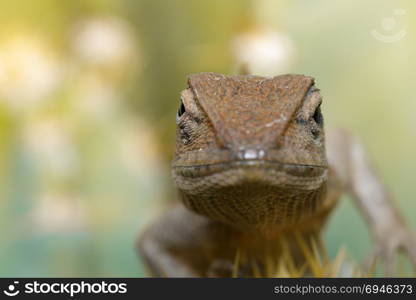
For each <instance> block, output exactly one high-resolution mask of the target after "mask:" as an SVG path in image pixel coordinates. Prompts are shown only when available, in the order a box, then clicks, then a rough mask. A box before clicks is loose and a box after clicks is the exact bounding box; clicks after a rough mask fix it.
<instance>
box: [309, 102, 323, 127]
mask: <svg viewBox="0 0 416 300" xmlns="http://www.w3.org/2000/svg"><path fill="white" fill-rule="evenodd" d="M312 118H313V119H314V121H315V122H316V124H318V125H320V126H322V125H323V123H324V117H323V116H322V112H321V105H320V104H319V106H318V107H317V108H316V109H315V112H314V114H313V116H312Z"/></svg>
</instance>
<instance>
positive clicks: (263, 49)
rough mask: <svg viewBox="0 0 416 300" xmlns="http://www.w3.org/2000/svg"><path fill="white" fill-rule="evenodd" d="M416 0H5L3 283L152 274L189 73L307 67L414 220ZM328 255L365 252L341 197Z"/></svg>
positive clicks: (337, 122)
mask: <svg viewBox="0 0 416 300" xmlns="http://www.w3.org/2000/svg"><path fill="white" fill-rule="evenodd" d="M415 14H416V2H414V1H411V0H407V1H400V0H399V1H393V0H369V1H359V0H351V1H329V0H327V1H324V0H319V1H318V0H316V1H308V0H280V1H278V0H251V1H249V0H241V1H223V0H206V1H205V0H204V1H200V0H198V1H188V0H172V1H170V0H169V1H166V0H165V1H162V0H85V1H84V0H82V1H81V0H78V1H57V0H38V1H1V2H0V25H1V26H0V141H1V147H0V276H113V277H115V276H145V270H144V269H143V266H142V265H141V262H140V260H139V258H138V257H137V256H136V253H135V250H134V242H135V240H136V237H137V234H138V232H139V231H140V230H141V229H142V228H143V226H145V224H146V223H147V222H149V221H150V220H151V219H153V218H154V217H155V216H157V214H158V213H160V211H162V210H163V208H164V206H165V205H166V203H167V202H169V201H172V200H174V198H175V191H174V189H173V187H172V183H171V179H170V173H169V162H170V159H171V157H172V152H173V149H174V131H175V112H176V109H177V105H178V103H179V92H180V91H181V90H182V89H183V88H184V87H185V86H186V75H187V74H189V73H195V72H201V71H214V72H223V73H228V74H234V73H236V72H238V69H239V66H240V65H241V64H243V63H245V64H247V65H248V66H249V68H250V69H251V70H252V72H253V73H256V74H261V75H276V74H280V73H288V72H293V73H302V74H307V75H311V76H314V77H315V78H316V79H317V85H318V86H319V87H320V88H321V89H322V93H323V96H324V101H325V102H324V105H323V110H324V114H325V116H326V126H327V128H328V127H336V126H342V127H346V128H350V129H351V130H352V131H353V132H354V133H355V134H356V135H358V136H359V137H360V138H361V140H362V141H363V143H364V144H365V146H366V148H367V149H368V151H369V153H370V155H371V156H372V158H373V160H374V162H375V164H376V165H377V168H378V169H379V171H380V173H382V175H383V178H384V181H385V183H386V184H387V186H388V187H389V188H390V189H391V191H392V194H393V195H394V196H395V201H396V204H397V205H398V206H399V207H400V209H401V211H402V213H403V214H404V215H405V217H406V218H407V219H408V221H409V223H410V224H411V225H412V226H413V227H414V228H416V201H415V196H414V195H415V189H416V186H415V170H416V159H415V153H416V118H415V112H416V96H415V85H416V76H415V75H416V68H415V64H414V53H416V32H415V30H416V17H415ZM325 239H326V241H327V244H328V248H329V252H330V254H331V256H335V255H336V253H337V252H338V250H339V248H340V247H341V246H345V247H346V249H347V252H348V255H349V257H350V259H351V260H356V261H360V260H362V259H363V258H364V257H365V255H366V254H367V253H368V252H369V251H370V249H371V241H370V236H369V233H368V231H367V229H366V226H365V224H364V222H363V221H362V219H361V216H360V215H359V213H358V212H357V211H356V209H355V207H354V205H353V204H352V202H351V201H348V200H346V199H344V201H342V203H341V205H340V206H339V209H338V211H337V212H336V213H335V215H334V216H333V217H332V218H331V220H330V223H329V224H328V230H327V231H326V233H325Z"/></svg>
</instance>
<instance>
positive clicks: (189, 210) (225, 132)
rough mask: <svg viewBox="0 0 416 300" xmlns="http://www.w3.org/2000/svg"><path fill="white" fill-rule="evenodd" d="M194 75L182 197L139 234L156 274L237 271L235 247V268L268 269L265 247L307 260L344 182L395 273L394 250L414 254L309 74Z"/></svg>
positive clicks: (182, 112)
mask: <svg viewBox="0 0 416 300" xmlns="http://www.w3.org/2000/svg"><path fill="white" fill-rule="evenodd" d="M188 84H189V87H188V88H187V89H186V90H184V91H183V92H182V94H181V105H180V108H179V111H178V115H177V144H176V145H177V146H176V153H175V159H174V161H173V166H172V174H173V178H174V180H175V183H176V186H177V187H178V191H179V195H180V198H181V200H182V202H183V204H184V206H183V205H181V204H178V205H176V206H175V207H172V208H171V209H170V210H169V211H168V212H167V213H166V214H165V215H164V216H163V217H162V218H161V219H160V220H159V221H157V222H156V223H155V224H153V225H152V226H150V227H149V228H148V229H147V230H146V231H145V232H144V233H143V235H142V236H141V239H140V242H139V250H140V252H141V254H142V256H143V257H144V259H145V261H146V262H147V264H148V266H149V268H150V270H151V271H152V273H153V275H155V276H168V277H205V276H214V277H217V276H230V275H231V271H232V270H233V262H234V259H235V256H236V253H237V252H238V253H239V255H240V256H241V261H242V264H241V266H240V268H239V270H238V276H253V264H255V265H256V268H260V269H264V268H267V262H266V261H265V259H266V257H270V255H271V256H272V257H275V258H276V259H277V260H278V259H279V257H281V256H282V252H283V247H284V246H285V245H286V246H287V247H288V248H289V252H290V253H291V255H292V256H293V257H294V260H295V262H296V263H298V264H302V261H303V260H304V258H303V256H302V253H301V252H302V251H301V249H300V248H299V244H298V243H297V242H296V237H297V236H301V237H302V238H303V239H304V240H305V241H310V240H311V239H312V238H313V239H316V240H319V237H320V233H321V231H322V229H323V227H324V225H325V222H326V219H327V217H328V215H329V214H330V213H331V211H332V210H333V208H334V207H335V206H336V204H337V202H338V199H339V197H340V195H341V194H342V193H343V192H344V191H347V192H350V194H351V195H353V196H354V198H355V199H356V201H357V204H358V207H359V208H360V209H361V211H362V213H363V215H364V217H365V218H366V220H367V221H368V223H369V226H370V229H371V231H372V233H373V236H374V238H375V240H376V253H375V255H377V256H382V257H384V258H385V259H386V270H387V272H388V273H392V272H393V269H394V259H393V257H394V254H395V251H396V250H397V249H404V250H406V251H407V252H408V253H409V256H410V258H411V260H412V262H413V264H416V241H415V239H414V238H413V235H412V233H411V232H410V231H409V230H408V229H407V227H406V225H405V223H404V222H403V220H402V219H401V217H400V216H399V213H398V212H397V210H396V209H395V207H394V206H393V205H392V202H391V200H390V198H389V195H388V193H387V192H386V191H385V189H384V186H383V185H382V184H381V182H380V180H379V179H378V177H377V176H376V174H375V172H374V171H373V168H372V167H371V165H370V164H369V163H368V159H367V156H366V154H365V152H364V150H363V148H362V146H361V145H360V144H359V143H358V142H357V140H356V139H355V138H354V137H352V136H351V135H349V134H348V133H347V132H345V131H333V132H330V133H329V134H328V136H327V138H326V140H325V134H324V126H323V117H322V113H321V110H320V105H321V102H322V98H321V95H320V93H319V89H317V88H316V87H315V83H314V79H313V78H312V77H308V76H303V75H293V74H289V75H281V76H276V77H270V78H269V77H260V76H253V75H239V76H225V75H221V74H216V73H200V74H193V75H190V76H189V79H188ZM283 240H284V241H286V242H285V245H282V241H283ZM234 273H235V270H234Z"/></svg>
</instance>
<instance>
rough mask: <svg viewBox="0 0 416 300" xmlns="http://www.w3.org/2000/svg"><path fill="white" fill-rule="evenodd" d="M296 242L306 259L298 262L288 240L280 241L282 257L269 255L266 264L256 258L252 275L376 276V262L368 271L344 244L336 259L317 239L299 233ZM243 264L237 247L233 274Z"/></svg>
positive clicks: (295, 276)
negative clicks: (261, 266)
mask: <svg viewBox="0 0 416 300" xmlns="http://www.w3.org/2000/svg"><path fill="white" fill-rule="evenodd" d="M296 242H297V244H298V246H299V248H300V250H301V252H302V255H303V257H304V263H303V264H301V265H299V263H295V260H294V258H293V255H292V253H291V250H290V248H289V245H288V243H287V242H285V241H284V240H283V242H281V248H280V249H281V255H280V256H279V259H276V257H275V256H272V255H267V257H266V263H265V267H264V268H259V267H258V265H257V264H256V263H254V262H252V263H250V264H251V269H252V274H253V277H256V278H264V277H269V278H274V277H291V278H297V277H317V278H320V277H374V276H375V274H376V269H377V265H376V263H374V264H373V265H372V266H371V267H370V268H369V270H368V271H367V272H365V271H364V270H363V268H362V267H361V266H359V265H358V264H357V263H355V262H354V261H353V260H352V259H349V258H347V253H346V250H345V248H341V249H340V250H339V251H338V254H337V255H336V257H335V258H334V259H331V258H330V257H329V256H328V254H327V251H326V249H325V246H323V245H322V244H319V243H318V242H316V241H315V240H310V241H305V239H304V238H302V237H301V236H296ZM241 264H242V258H241V254H240V251H237V253H236V256H235V259H234V265H233V273H232V277H239V275H238V274H239V267H240V265H241Z"/></svg>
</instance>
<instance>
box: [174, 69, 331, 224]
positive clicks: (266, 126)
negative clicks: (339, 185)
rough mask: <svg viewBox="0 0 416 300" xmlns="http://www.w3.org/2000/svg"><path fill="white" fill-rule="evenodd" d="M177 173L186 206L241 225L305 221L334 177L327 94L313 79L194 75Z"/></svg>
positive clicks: (184, 105)
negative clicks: (327, 144)
mask: <svg viewBox="0 0 416 300" xmlns="http://www.w3.org/2000/svg"><path fill="white" fill-rule="evenodd" d="M188 85H189V86H188V88H187V89H186V90H184V91H182V93H181V102H180V107H179V110H178V114H177V118H176V122H177V146H176V153H175V159H174V161H173V168H172V170H173V171H172V172H173V176H174V179H175V182H176V185H177V187H178V189H179V193H180V195H181V198H182V200H183V202H184V203H185V205H186V206H187V207H188V208H190V209H191V210H193V211H195V212H196V213H199V214H202V215H206V216H208V217H210V218H212V219H214V220H218V221H221V222H225V223H229V224H232V225H234V226H237V227H255V228H261V227H264V228H266V227H270V226H271V225H276V226H279V225H282V226H283V225H284V224H288V221H290V223H293V222H296V221H301V220H302V219H305V218H307V217H308V216H311V215H312V214H314V213H316V211H317V210H318V209H319V208H320V202H321V199H323V195H324V192H325V186H326V185H325V183H326V179H327V161H326V155H325V142H324V129H323V117H322V114H321V110H320V105H321V101H322V99H321V96H320V93H319V90H318V89H317V88H316V87H315V85H314V79H313V78H312V77H308V76H303V75H281V76H276V77H270V78H269V77H259V76H252V75H244V76H225V75H221V74H215V73H200V74H193V75H190V76H189V78H188Z"/></svg>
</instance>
